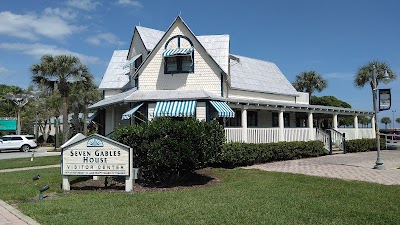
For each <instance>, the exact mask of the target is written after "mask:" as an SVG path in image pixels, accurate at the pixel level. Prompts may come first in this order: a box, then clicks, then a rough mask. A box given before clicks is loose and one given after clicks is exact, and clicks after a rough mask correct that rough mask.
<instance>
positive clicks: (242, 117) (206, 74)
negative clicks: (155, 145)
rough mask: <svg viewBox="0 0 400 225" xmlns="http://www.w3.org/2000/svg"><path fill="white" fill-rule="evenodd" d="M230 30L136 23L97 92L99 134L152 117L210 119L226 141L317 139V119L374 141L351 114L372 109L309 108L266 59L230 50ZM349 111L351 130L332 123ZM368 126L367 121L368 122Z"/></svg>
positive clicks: (179, 23) (303, 96)
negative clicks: (100, 94) (197, 32)
mask: <svg viewBox="0 0 400 225" xmlns="http://www.w3.org/2000/svg"><path fill="white" fill-rule="evenodd" d="M229 46H230V40H229V35H204V36H196V35H194V33H193V32H192V31H191V30H190V29H189V27H188V26H187V25H186V23H185V22H183V20H182V18H181V17H179V16H178V17H177V18H176V19H175V21H174V22H173V23H172V25H171V26H170V27H169V28H168V29H167V31H166V32H163V31H159V30H154V29H150V28H145V27H141V26H136V27H135V29H134V33H133V37H132V41H131V44H130V48H129V50H115V51H114V53H113V55H112V58H111V60H110V63H109V65H108V68H107V70H106V72H105V74H104V77H103V79H102V81H101V83H100V86H99V89H100V90H102V91H103V96H104V99H103V100H101V101H99V102H97V103H95V104H93V105H92V106H90V109H96V110H97V113H96V114H95V115H97V117H96V121H98V122H99V123H100V124H102V126H101V127H102V129H101V131H100V134H103V135H108V134H110V133H112V132H113V131H114V129H115V128H117V127H119V126H126V125H130V124H134V123H140V122H147V121H149V120H152V119H153V118H155V117H158V116H169V117H174V118H177V119H179V118H183V117H195V118H197V119H199V120H206V121H209V120H213V119H217V120H219V121H220V123H221V124H223V125H224V127H225V131H226V138H227V141H237V142H252V143H262V142H264V143H265V142H278V141H309V140H316V139H320V137H319V135H320V132H319V130H318V129H316V128H315V127H317V126H318V124H320V123H319V120H320V119H322V118H327V117H329V118H332V121H333V122H332V129H334V130H337V131H339V132H342V133H346V138H347V139H358V138H373V137H374V135H375V131H374V130H375V129H374V127H372V128H359V127H358V115H367V116H371V117H372V119H374V117H373V112H371V111H360V110H354V109H351V108H337V107H327V106H318V105H310V104H309V98H308V93H302V92H297V91H296V90H295V88H294V87H293V86H292V84H291V83H290V82H289V81H288V80H287V78H286V77H285V76H284V75H283V74H282V72H281V71H280V70H279V68H278V67H277V66H276V65H275V64H274V63H271V62H267V61H262V60H258V59H252V58H248V57H244V56H239V55H235V54H232V53H231V52H230V48H229ZM343 115H345V116H353V117H354V124H355V125H354V127H353V128H338V116H343ZM372 124H374V123H373V122H372Z"/></svg>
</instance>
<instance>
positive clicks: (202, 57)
mask: <svg viewBox="0 0 400 225" xmlns="http://www.w3.org/2000/svg"><path fill="white" fill-rule="evenodd" d="M168 33H169V35H168V37H166V38H165V39H164V40H163V41H162V43H161V44H160V45H159V46H158V48H156V49H154V51H155V52H154V55H153V56H152V57H151V58H149V59H148V60H147V61H146V63H145V65H144V67H143V69H142V70H141V71H140V76H139V89H140V90H206V91H209V92H211V93H213V94H216V95H218V96H220V95H221V80H220V73H221V70H220V69H219V68H218V67H217V65H216V64H215V63H213V62H212V59H211V58H210V57H209V56H208V55H207V53H206V52H205V51H203V50H202V49H201V47H200V45H199V43H198V42H197V41H196V40H195V37H194V36H192V35H191V33H190V32H189V31H188V30H187V29H186V28H185V26H184V25H183V24H182V23H181V22H178V23H176V24H175V25H174V26H173V27H172V28H171V30H170V31H169V32H168ZM178 34H180V35H184V36H186V37H188V38H189V39H190V40H191V41H192V42H193V45H194V49H195V50H194V73H181V74H164V61H163V57H162V56H161V53H162V52H163V50H164V46H165V43H166V41H167V40H168V39H169V38H171V37H173V36H175V35H178ZM181 40H183V39H181ZM172 44H173V43H172ZM172 44H170V45H169V48H170V46H172ZM182 44H183V46H181V47H185V45H187V43H186V42H185V41H182ZM187 47H188V46H187Z"/></svg>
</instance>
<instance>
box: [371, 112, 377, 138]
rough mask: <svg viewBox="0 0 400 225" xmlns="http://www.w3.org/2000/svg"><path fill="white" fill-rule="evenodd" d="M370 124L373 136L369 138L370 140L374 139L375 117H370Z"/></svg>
mask: <svg viewBox="0 0 400 225" xmlns="http://www.w3.org/2000/svg"><path fill="white" fill-rule="evenodd" d="M371 124H372V130H373V134H374V136H373V137H370V138H374V137H376V129H375V115H373V116H372V118H371Z"/></svg>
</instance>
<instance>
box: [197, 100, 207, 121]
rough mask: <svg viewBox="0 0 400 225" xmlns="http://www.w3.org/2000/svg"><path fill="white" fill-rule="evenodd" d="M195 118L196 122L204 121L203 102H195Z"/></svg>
mask: <svg viewBox="0 0 400 225" xmlns="http://www.w3.org/2000/svg"><path fill="white" fill-rule="evenodd" d="M196 118H197V119H198V120H206V103H205V102H197V106H196Z"/></svg>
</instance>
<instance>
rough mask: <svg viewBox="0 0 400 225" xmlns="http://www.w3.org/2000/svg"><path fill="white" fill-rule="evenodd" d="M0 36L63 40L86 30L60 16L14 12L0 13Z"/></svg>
mask: <svg viewBox="0 0 400 225" xmlns="http://www.w3.org/2000/svg"><path fill="white" fill-rule="evenodd" d="M0 21H1V23H0V34H4V35H9V36H13V37H19V38H24V39H29V40H37V39H38V38H39V37H40V36H44V37H48V38H52V39H63V38H65V37H66V36H69V35H72V34H73V33H74V32H78V31H80V30H82V29H84V28H83V27H82V26H75V25H72V24H69V23H68V22H66V21H65V20H63V19H62V18H61V17H60V16H59V15H54V14H53V15H49V14H47V13H44V14H43V15H41V16H38V15H36V14H25V15H19V14H13V13H12V12H9V11H6V12H0Z"/></svg>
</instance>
